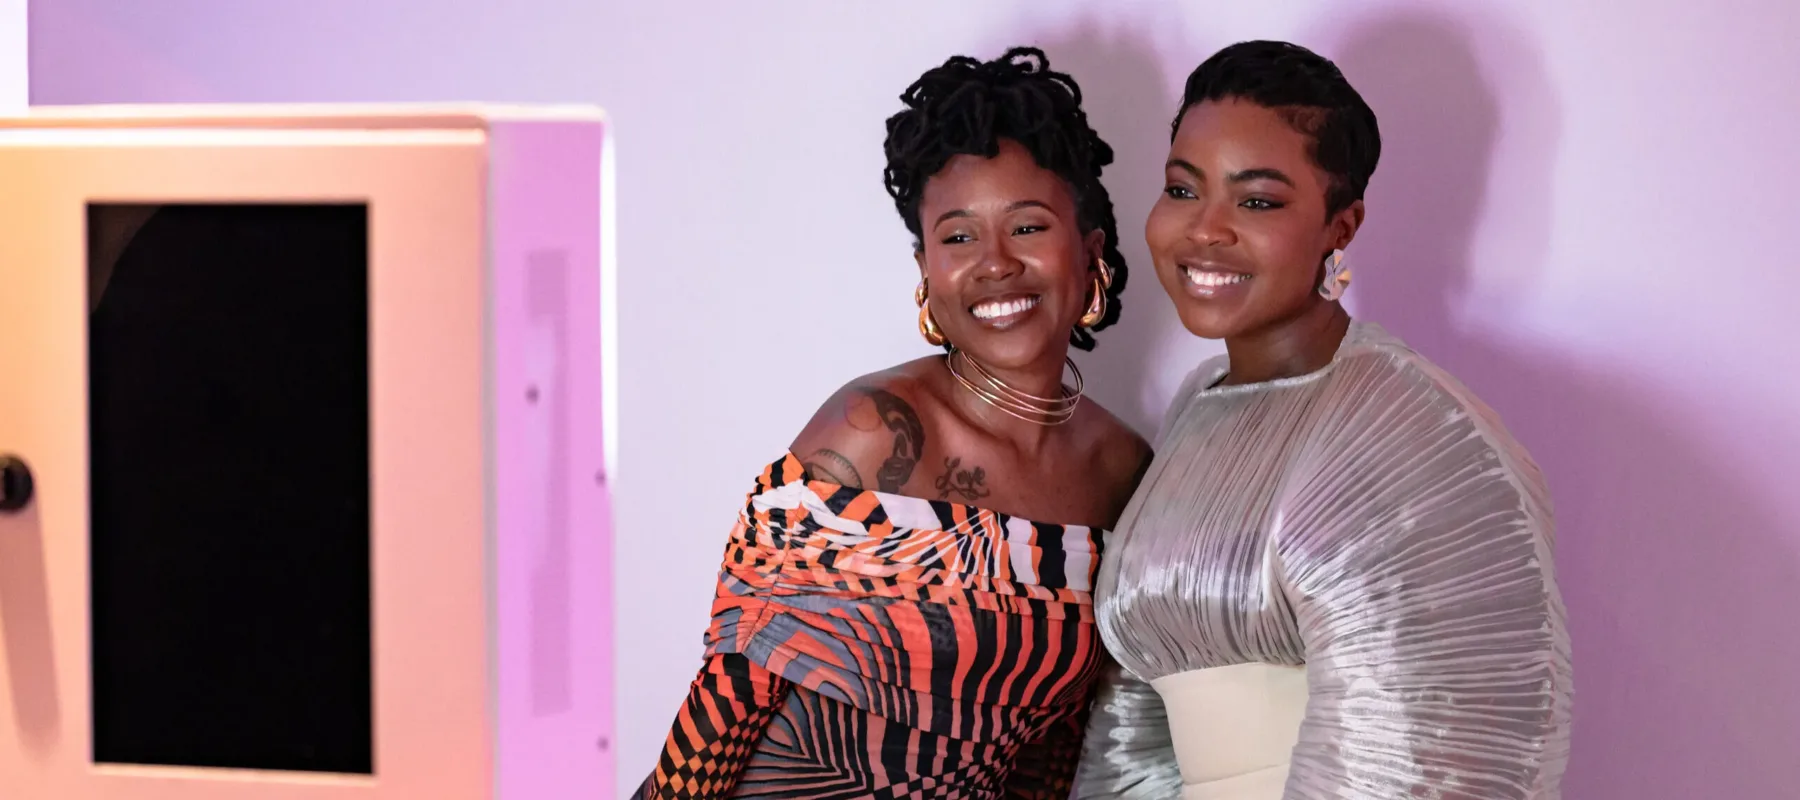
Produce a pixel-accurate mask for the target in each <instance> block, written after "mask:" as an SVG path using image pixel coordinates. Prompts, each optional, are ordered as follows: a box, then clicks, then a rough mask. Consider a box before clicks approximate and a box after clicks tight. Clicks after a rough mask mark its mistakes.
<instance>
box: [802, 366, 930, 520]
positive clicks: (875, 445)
mask: <svg viewBox="0 0 1800 800" xmlns="http://www.w3.org/2000/svg"><path fill="white" fill-rule="evenodd" d="M910 395H911V392H909V391H906V389H905V388H904V387H901V386H894V385H887V386H883V385H876V384H874V383H870V382H866V381H865V382H858V383H853V384H851V385H849V386H845V387H844V388H842V389H839V390H838V391H837V393H836V394H834V395H832V396H831V398H830V399H829V400H826V401H825V404H824V405H822V406H820V407H819V410H818V411H817V412H816V413H814V414H813V418H812V420H811V421H810V422H808V423H807V424H806V428H805V429H803V430H801V431H800V435H799V436H797V437H795V438H794V443H793V445H791V446H790V448H789V449H790V450H791V451H792V452H793V454H794V457H796V458H798V459H800V461H801V463H803V464H805V465H806V471H807V473H808V474H810V475H811V476H812V477H813V478H814V479H816V480H821V481H826V482H829V483H834V484H837V485H839V486H845V487H848V488H851V489H874V490H877V491H882V492H888V493H898V492H900V490H901V487H903V486H905V485H906V484H907V483H908V482H910V481H911V480H912V477H913V472H914V468H915V467H917V466H918V464H919V460H920V459H921V458H923V457H924V455H925V424H924V422H922V421H921V420H920V418H919V413H918V412H917V411H916V410H914V408H913V404H912V403H911V402H910V401H909V397H910Z"/></svg>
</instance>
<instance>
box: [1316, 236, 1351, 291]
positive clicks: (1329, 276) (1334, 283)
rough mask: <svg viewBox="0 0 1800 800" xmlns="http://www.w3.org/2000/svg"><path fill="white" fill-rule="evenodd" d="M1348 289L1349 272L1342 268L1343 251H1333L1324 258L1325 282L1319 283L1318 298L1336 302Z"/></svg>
mask: <svg viewBox="0 0 1800 800" xmlns="http://www.w3.org/2000/svg"><path fill="white" fill-rule="evenodd" d="M1348 288H1350V270H1349V269H1348V268H1346V267H1345V266H1344V251H1343V250H1341V249H1339V250H1333V251H1331V255H1328V256H1326V257H1325V280H1323V281H1321V282H1320V283H1319V296H1320V297H1323V298H1325V301H1326V302H1336V301H1337V299H1338V298H1340V297H1343V296H1344V290H1345V289H1348Z"/></svg>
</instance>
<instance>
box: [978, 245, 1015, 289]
mask: <svg viewBox="0 0 1800 800" xmlns="http://www.w3.org/2000/svg"><path fill="white" fill-rule="evenodd" d="M1011 244H1012V237H1010V236H1000V237H995V238H992V239H988V240H986V241H985V243H984V244H983V246H982V249H981V260H980V261H979V262H977V266H976V270H975V275H976V277H978V278H982V279H986V280H1005V279H1007V278H1010V277H1012V276H1014V275H1017V274H1019V273H1020V272H1023V271H1024V270H1025V264H1024V262H1022V261H1020V260H1019V258H1018V256H1017V255H1016V254H1014V253H1013V252H1012V248H1011Z"/></svg>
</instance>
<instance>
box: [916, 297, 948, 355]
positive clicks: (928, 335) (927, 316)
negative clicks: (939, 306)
mask: <svg viewBox="0 0 1800 800" xmlns="http://www.w3.org/2000/svg"><path fill="white" fill-rule="evenodd" d="M928 296H929V295H928V294H927V292H926V290H925V282H924V281H919V288H917V289H914V290H913V302H915V303H918V304H919V335H920V336H923V337H925V342H926V343H927V344H929V345H931V346H932V347H943V346H944V342H946V341H949V340H948V339H946V338H944V332H943V331H942V330H939V329H938V326H937V320H935V319H932V318H931V307H930V306H928V305H926V304H925V300H926V298H927V297H928Z"/></svg>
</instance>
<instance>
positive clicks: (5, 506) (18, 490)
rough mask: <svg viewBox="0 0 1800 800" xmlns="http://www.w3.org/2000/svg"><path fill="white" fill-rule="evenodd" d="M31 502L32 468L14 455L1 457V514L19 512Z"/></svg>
mask: <svg viewBox="0 0 1800 800" xmlns="http://www.w3.org/2000/svg"><path fill="white" fill-rule="evenodd" d="M30 502H31V468H30V467H27V466H25V460H24V459H22V458H19V457H18V456H14V455H0V512H10V511H18V510H19V509H21V508H24V507H25V506H26V505H27V504H29V503H30Z"/></svg>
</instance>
